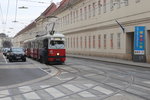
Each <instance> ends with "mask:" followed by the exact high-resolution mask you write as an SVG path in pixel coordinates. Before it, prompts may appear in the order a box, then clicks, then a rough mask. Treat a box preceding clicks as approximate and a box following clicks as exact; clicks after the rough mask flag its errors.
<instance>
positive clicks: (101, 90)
mask: <svg viewBox="0 0 150 100" xmlns="http://www.w3.org/2000/svg"><path fill="white" fill-rule="evenodd" d="M93 89H94V90H97V91H99V92H102V93H104V94H107V95H109V94H112V93H113V91H111V90H108V89H105V88H103V87H100V86H97V87H95V88H93Z"/></svg>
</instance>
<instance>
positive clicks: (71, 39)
mask: <svg viewBox="0 0 150 100" xmlns="http://www.w3.org/2000/svg"><path fill="white" fill-rule="evenodd" d="M72 43H73V42H72V37H71V48H72Z"/></svg>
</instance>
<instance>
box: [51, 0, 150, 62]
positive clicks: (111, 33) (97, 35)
mask: <svg viewBox="0 0 150 100" xmlns="http://www.w3.org/2000/svg"><path fill="white" fill-rule="evenodd" d="M149 4H150V0H63V1H62V2H61V4H60V6H59V7H58V8H57V9H56V11H54V12H53V13H52V15H55V16H57V17H58V20H57V23H60V24H59V25H58V26H57V30H59V31H61V32H62V33H63V34H65V36H66V48H67V53H70V54H80V55H90V56H104V57H111V58H120V59H128V60H132V55H133V44H134V28H135V26H145V27H146V39H145V41H146V45H145V47H146V60H147V62H150V22H149V20H150V6H149ZM116 20H117V21H118V22H119V23H120V24H121V25H122V26H123V27H124V29H125V32H123V30H122V28H121V27H120V26H119V25H118V24H117V22H116Z"/></svg>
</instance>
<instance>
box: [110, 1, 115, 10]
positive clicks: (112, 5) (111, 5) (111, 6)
mask: <svg viewBox="0 0 150 100" xmlns="http://www.w3.org/2000/svg"><path fill="white" fill-rule="evenodd" d="M110 10H111V11H112V10H114V2H113V0H110Z"/></svg>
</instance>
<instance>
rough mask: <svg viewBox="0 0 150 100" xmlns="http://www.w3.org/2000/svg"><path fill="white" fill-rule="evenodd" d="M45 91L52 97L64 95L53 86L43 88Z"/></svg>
mask: <svg viewBox="0 0 150 100" xmlns="http://www.w3.org/2000/svg"><path fill="white" fill-rule="evenodd" d="M45 91H46V92H48V93H49V94H50V95H52V96H53V97H54V98H59V97H62V96H65V94H64V93H62V92H60V91H59V90H57V89H55V88H48V89H45Z"/></svg>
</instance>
